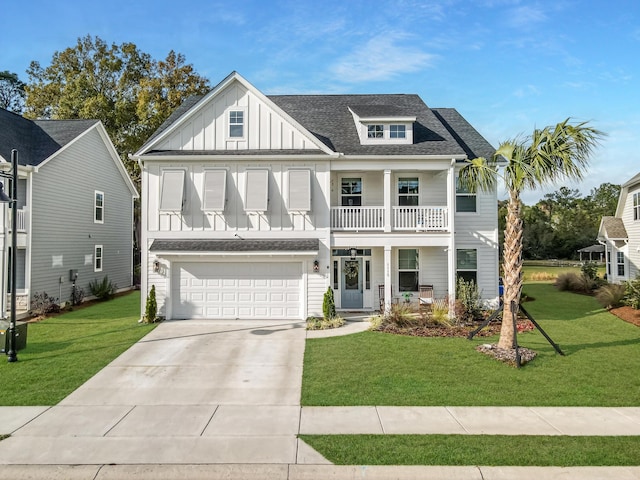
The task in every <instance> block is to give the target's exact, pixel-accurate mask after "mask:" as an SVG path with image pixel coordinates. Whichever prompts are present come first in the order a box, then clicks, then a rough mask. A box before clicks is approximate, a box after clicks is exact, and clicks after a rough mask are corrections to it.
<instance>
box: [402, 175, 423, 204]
mask: <svg viewBox="0 0 640 480" xmlns="http://www.w3.org/2000/svg"><path fill="white" fill-rule="evenodd" d="M418 198H419V197H418V179H417V178H400V179H398V205H400V206H406V205H410V206H415V205H418Z"/></svg>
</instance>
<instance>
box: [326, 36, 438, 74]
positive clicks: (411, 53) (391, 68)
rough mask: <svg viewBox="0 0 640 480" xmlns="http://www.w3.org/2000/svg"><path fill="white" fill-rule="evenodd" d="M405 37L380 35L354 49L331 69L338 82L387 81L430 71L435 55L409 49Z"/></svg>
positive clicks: (410, 46)
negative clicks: (412, 73)
mask: <svg viewBox="0 0 640 480" xmlns="http://www.w3.org/2000/svg"><path fill="white" fill-rule="evenodd" d="M410 43H411V38H409V37H408V36H407V35H404V34H393V33H382V34H380V35H378V36H376V37H373V38H371V39H370V40H369V41H367V42H366V43H364V44H362V45H360V46H357V47H356V48H355V49H354V50H353V51H352V52H351V53H349V54H347V55H345V56H344V57H342V58H341V59H339V60H338V61H337V62H336V63H335V64H334V65H332V66H331V67H330V69H331V71H332V73H334V74H335V75H337V77H338V80H340V81H343V82H348V83H360V82H370V81H380V80H389V79H391V78H393V77H395V76H397V75H400V74H403V73H409V72H416V71H419V70H422V69H423V68H428V67H431V66H432V64H433V62H434V60H435V59H436V58H437V56H436V55H433V54H429V53H426V52H423V51H421V50H420V49H418V48H416V47H414V46H412V45H410Z"/></svg>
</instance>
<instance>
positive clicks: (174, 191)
mask: <svg viewBox="0 0 640 480" xmlns="http://www.w3.org/2000/svg"><path fill="white" fill-rule="evenodd" d="M184 177H185V172H184V170H165V171H163V172H162V179H161V181H160V211H161V212H181V211H182V206H183V205H184Z"/></svg>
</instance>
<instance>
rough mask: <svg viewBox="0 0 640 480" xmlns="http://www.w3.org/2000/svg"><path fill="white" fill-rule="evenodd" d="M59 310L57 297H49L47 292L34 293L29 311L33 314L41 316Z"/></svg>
mask: <svg viewBox="0 0 640 480" xmlns="http://www.w3.org/2000/svg"><path fill="white" fill-rule="evenodd" d="M59 311H60V304H59V302H58V299H57V298H55V297H50V296H49V294H47V292H42V293H38V292H36V293H34V295H33V298H32V299H31V313H32V314H33V315H35V316H38V317H40V316H43V315H47V314H48V313H58V312H59Z"/></svg>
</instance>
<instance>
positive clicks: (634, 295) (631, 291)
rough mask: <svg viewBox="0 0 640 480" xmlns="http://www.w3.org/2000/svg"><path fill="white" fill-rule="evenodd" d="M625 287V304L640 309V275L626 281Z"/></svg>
mask: <svg viewBox="0 0 640 480" xmlns="http://www.w3.org/2000/svg"><path fill="white" fill-rule="evenodd" d="M624 287H625V297H624V302H625V304H627V305H629V306H630V307H631V308H635V309H636V310H639V309H640V277H636V278H635V280H629V281H628V282H625V283H624Z"/></svg>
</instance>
